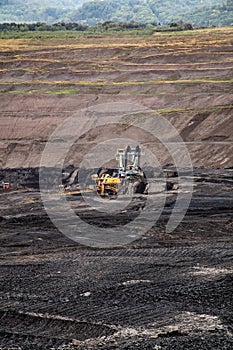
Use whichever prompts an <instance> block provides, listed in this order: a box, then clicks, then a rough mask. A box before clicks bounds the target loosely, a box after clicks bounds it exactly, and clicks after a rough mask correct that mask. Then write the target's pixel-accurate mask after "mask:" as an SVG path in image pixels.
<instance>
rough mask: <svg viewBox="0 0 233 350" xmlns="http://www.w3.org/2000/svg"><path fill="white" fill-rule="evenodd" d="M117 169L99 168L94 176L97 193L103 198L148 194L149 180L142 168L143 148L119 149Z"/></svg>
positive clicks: (128, 147)
mask: <svg viewBox="0 0 233 350" xmlns="http://www.w3.org/2000/svg"><path fill="white" fill-rule="evenodd" d="M116 160H117V162H118V167H117V168H99V170H98V172H97V174H94V175H93V176H92V179H93V180H94V181H95V182H96V190H97V193H98V194H99V195H100V196H101V197H106V196H108V197H116V196H117V195H118V194H119V193H121V194H127V193H128V194H132V193H146V189H147V180H146V176H145V173H144V172H143V171H142V169H141V167H140V160H141V148H140V147H139V146H137V147H134V148H133V147H130V146H127V147H126V148H125V149H118V150H117V154H116Z"/></svg>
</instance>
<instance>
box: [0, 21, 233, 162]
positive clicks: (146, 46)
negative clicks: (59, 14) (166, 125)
mask: <svg viewBox="0 0 233 350" xmlns="http://www.w3.org/2000/svg"><path fill="white" fill-rule="evenodd" d="M232 43H233V29H232V27H229V28H213V29H205V30H196V31H189V32H176V33H155V34H154V35H147V36H143V35H135V36H121V37H120V36H117V35H116V36H102V37H98V36H96V37H95V36H89V37H88V36H86V37H85V36H77V38H72V39H66V40H65V39H44V40H42V39H35V40H29V39H28V40H26V39H25V40H19V39H18V40H2V41H1V73H2V74H1V78H0V91H1V96H0V97H1V98H0V108H1V118H0V161H1V163H0V165H1V166H2V167H19V166H23V167H28V166H39V164H40V158H41V153H42V151H43V149H44V146H45V143H46V141H47V139H48V137H49V136H50V134H51V133H52V131H54V130H55V129H56V127H57V125H59V123H61V122H63V121H65V120H66V118H67V117H69V116H71V115H74V114H75V115H77V118H79V113H80V112H79V111H80V109H81V108H87V107H88V106H93V105H96V104H100V103H114V102H121V103H124V102H125V103H133V104H135V103H138V104H140V105H142V106H144V107H148V108H150V109H151V110H153V111H154V112H155V118H159V115H162V116H164V117H165V118H167V119H168V120H169V121H170V122H171V123H172V124H173V125H174V126H175V127H176V129H177V130H178V132H179V133H180V135H181V136H182V138H183V140H184V141H185V142H186V143H187V147H188V149H189V151H190V154H191V157H192V162H193V165H194V166H199V167H200V166H204V167H229V166H232V160H233V159H232V154H233V149H232V128H233V125H232V123H233V118H232V82H233V81H232V79H233V77H232V74H233V73H232V72H233V70H232V63H233V59H232V48H233V46H232ZM103 135H104V137H105V138H106V139H108V138H111V137H112V136H114V134H113V131H112V130H109V129H108V127H107V126H106V128H104V127H103V128H102V129H101V131H100V130H98V132H95V130H94V132H92V133H88V134H87V135H84V136H85V137H83V138H82V140H79V141H78V142H77V144H76V147H73V149H72V150H71V152H70V153H69V157H68V158H67V164H69V163H70V162H72V163H74V164H75V165H76V166H77V165H78V163H79V162H80V160H81V159H82V157H83V155H84V154H85V152H86V151H87V149H88V147H90V145H91V146H93V145H95V144H97V143H98V142H99V141H100V140H101V138H102V137H103ZM117 135H118V137H120V136H122V137H124V136H128V135H132V132H131V133H130V132H129V133H128V134H127V133H124V132H123V131H122V132H121V135H119V133H118V134H117ZM133 135H134V137H135V138H136V139H137V138H140V142H141V144H144V145H146V146H147V147H150V145H147V138H146V137H144V138H143V137H142V136H141V135H140V134H137V132H136V131H134V132H133ZM88 145H89V146H88ZM152 148H153V147H152ZM154 149H158V152H159V154H158V158H159V160H160V161H161V163H162V164H164V163H166V162H167V161H168V159H167V158H168V157H167V155H164V151H163V150H160V148H159V145H154Z"/></svg>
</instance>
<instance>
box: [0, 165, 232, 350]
mask: <svg viewBox="0 0 233 350" xmlns="http://www.w3.org/2000/svg"><path fill="white" fill-rule="evenodd" d="M232 175H233V172H232V170H225V171H223V170H218V171H217V170H215V171H213V170H199V171H196V173H195V190H194V194H193V199H192V202H191V205H190V207H189V210H188V212H187V214H186V216H185V218H184V220H183V221H182V223H181V224H180V225H179V226H178V227H177V228H176V229H175V230H174V231H173V232H172V233H166V230H165V225H166V222H167V219H168V216H169V214H170V212H171V211H172V208H173V207H174V202H175V198H176V193H175V192H174V193H169V194H168V198H167V204H166V206H165V209H164V211H163V214H162V215H161V217H160V219H159V220H158V221H157V222H156V224H155V225H154V227H153V228H151V229H150V230H149V231H148V232H147V233H145V234H144V235H143V236H142V237H141V238H139V239H137V240H136V241H133V242H131V243H129V244H128V245H125V246H122V247H117V248H104V249H103V248H91V247H86V246H83V245H80V244H78V243H76V242H74V241H72V240H69V239H68V238H67V237H66V236H64V235H62V234H61V233H60V232H59V231H58V230H57V229H56V228H55V227H54V226H53V225H52V223H51V222H50V221H49V219H48V217H47V215H46V212H45V210H44V208H43V205H42V203H41V199H40V193H39V192H38V191H37V190H31V189H27V188H24V189H21V190H12V191H3V190H2V192H1V193H0V199H1V204H0V205H1V214H0V215H1V217H0V220H1V234H0V239H1V247H0V257H1V292H0V296H1V301H0V305H1V309H0V319H1V322H0V324H1V326H0V349H30V350H31V349H104V350H107V349H166V350H168V349H169V350H170V349H177V350H178V349H179V350H180V349H211V350H213V349H214V350H215V349H219V350H220V349H221V350H222V349H232V348H233V337H232V332H233V327H232V319H233V307H232V285H233V283H232V281H233V279H232V272H233V269H232V257H233V254H232V253H233V250H232V248H233V241H232V231H233V213H232V208H233V194H232V184H233V178H232ZM149 195H150V194H149ZM68 200H69V203H70V204H71V206H72V207H73V208H74V209H75V210H76V211H77V212H78V213H81V214H80V215H82V217H83V219H85V220H87V221H88V220H89V222H92V224H95V225H101V222H102V223H103V226H104V225H105V224H106V221H109V222H110V223H111V222H112V223H114V220H115V221H117V220H118V221H119V220H122V223H124V220H125V219H126V216H125V215H126V214H125V213H123V214H122V215H120V216H118V217H113V216H112V217H111V216H104V215H103V214H102V215H99V216H97V215H96V217H94V215H95V213H94V212H93V211H91V210H90V209H88V210H87V208H86V206H85V205H84V204H83V202H82V200H81V199H80V198H79V197H70V198H68ZM145 200H146V196H141V195H140V196H136V197H135V198H134V200H133V201H132V203H131V206H129V208H128V210H127V211H126V212H127V217H128V218H129V217H130V216H132V218H133V217H134V216H135V215H136V214H135V212H139V211H140V210H141V209H140V208H141V207H142V208H143V205H144V202H145ZM142 210H143V209H142ZM91 220H92V221H91Z"/></svg>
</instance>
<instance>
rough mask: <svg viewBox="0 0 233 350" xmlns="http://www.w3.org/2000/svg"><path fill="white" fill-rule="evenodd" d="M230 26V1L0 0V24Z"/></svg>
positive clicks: (232, 6)
mask: <svg viewBox="0 0 233 350" xmlns="http://www.w3.org/2000/svg"><path fill="white" fill-rule="evenodd" d="M181 20H182V21H184V22H190V23H192V24H194V25H198V26H209V25H215V26H225V25H231V24H233V2H232V0H228V1H226V0H225V1H223V0H49V1H47V0H0V22H37V21H40V22H46V23H54V22H60V21H65V22H70V21H73V22H78V23H83V24H88V25H95V24H97V23H99V22H105V21H114V22H130V21H136V22H144V23H149V22H153V23H160V24H168V23H170V22H176V21H181Z"/></svg>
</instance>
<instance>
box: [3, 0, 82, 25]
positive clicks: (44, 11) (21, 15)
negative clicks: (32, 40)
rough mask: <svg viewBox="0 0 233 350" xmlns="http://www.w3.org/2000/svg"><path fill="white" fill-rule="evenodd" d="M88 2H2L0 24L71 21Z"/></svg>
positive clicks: (58, 0) (19, 0) (71, 0)
mask: <svg viewBox="0 0 233 350" xmlns="http://www.w3.org/2000/svg"><path fill="white" fill-rule="evenodd" d="M85 1H86V0H0V22H37V21H40V22H47V23H52V22H56V21H60V20H63V21H69V20H70V17H69V16H70V14H71V13H73V12H75V11H76V10H77V8H79V7H80V6H81V5H82V4H83V3H84V2H85Z"/></svg>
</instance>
